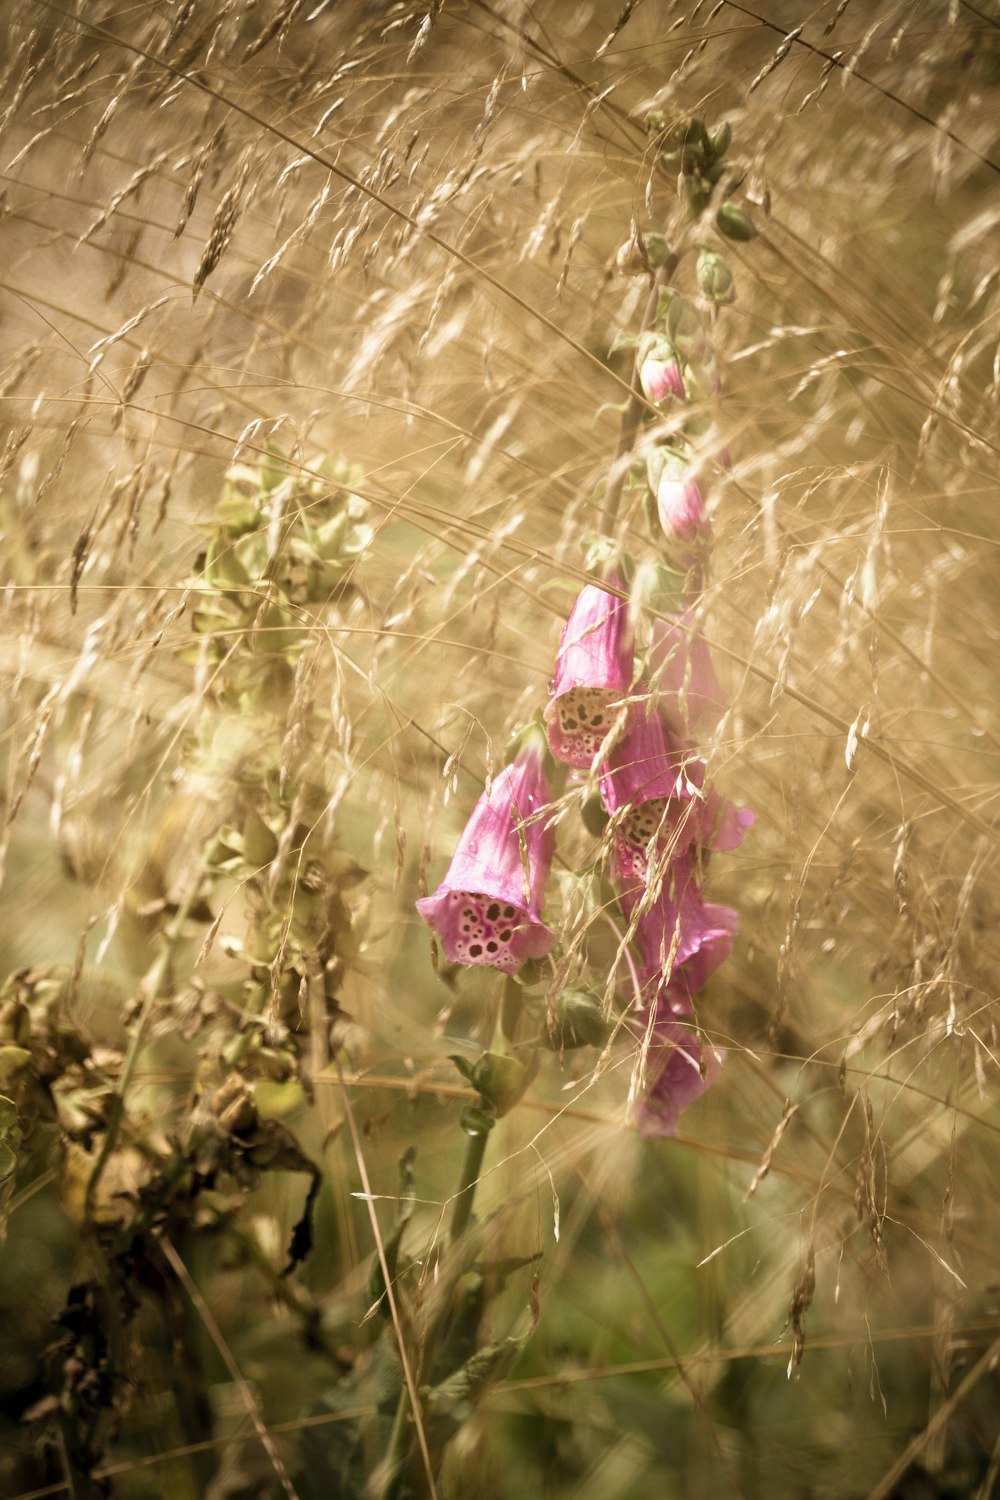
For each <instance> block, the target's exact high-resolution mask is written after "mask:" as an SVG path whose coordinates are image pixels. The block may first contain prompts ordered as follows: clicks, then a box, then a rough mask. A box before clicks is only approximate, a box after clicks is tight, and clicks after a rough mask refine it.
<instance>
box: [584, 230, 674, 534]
mask: <svg viewBox="0 0 1000 1500" xmlns="http://www.w3.org/2000/svg"><path fill="white" fill-rule="evenodd" d="M676 267H677V256H671V257H670V259H669V260H667V261H666V263H665V264H664V265H662V266H660V267H659V269H658V270H657V271H656V272H655V273H654V275H653V280H652V284H651V286H650V288H649V296H648V298H647V299H646V306H645V308H644V310H643V314H642V322H641V323H640V325H639V337H640V338H642V335H643V334H644V333H648V332H649V330H650V329H651V328H652V326H653V324H654V322H655V321H656V309H657V307H658V306H659V303H660V288H661V287H664V286H666V284H667V282H668V280H669V279H670V277H671V276H672V275H673V273H674V271H675V269H676ZM648 405H649V403H648V402H647V401H646V399H645V397H644V396H643V394H642V387H641V385H640V384H639V361H638V359H636V361H635V365H634V368H633V371H632V386H631V390H630V391H629V396H628V400H627V401H626V402H625V409H624V411H623V412H622V419H621V426H620V427H619V429H618V442H617V443H616V444H615V456H614V458H613V459H612V462H611V478H610V479H609V480H608V487H607V489H606V490H605V492H604V497H603V499H602V501H601V508H602V510H603V511H604V517H605V522H606V524H607V526H608V529H609V530H610V529H611V527H612V526H614V524H615V521H616V520H617V519H618V506H619V504H620V503H621V498H622V491H623V490H624V488H625V477H626V474H627V472H628V465H627V464H626V463H625V458H626V456H627V455H628V454H629V453H631V451H632V448H633V445H634V444H635V440H636V436H637V434H638V431H639V422H640V419H641V417H642V413H643V412H644V411H645V410H646V409H647V407H648Z"/></svg>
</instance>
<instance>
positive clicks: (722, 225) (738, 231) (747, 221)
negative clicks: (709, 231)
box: [715, 203, 757, 241]
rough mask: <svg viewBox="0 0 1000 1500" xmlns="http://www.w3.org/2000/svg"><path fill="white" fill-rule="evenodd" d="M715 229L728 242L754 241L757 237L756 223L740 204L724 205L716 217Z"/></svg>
mask: <svg viewBox="0 0 1000 1500" xmlns="http://www.w3.org/2000/svg"><path fill="white" fill-rule="evenodd" d="M715 227H716V229H717V230H718V231H719V233H720V234H723V235H725V237H726V239H727V240H742V241H746V240H752V239H756V237H757V230H756V228H755V227H754V222H753V220H752V219H751V217H750V215H749V214H748V213H747V211H746V209H745V208H742V207H741V206H740V205H739V204H738V203H724V204H723V205H722V207H721V208H720V209H719V212H718V213H717V214H716V216H715Z"/></svg>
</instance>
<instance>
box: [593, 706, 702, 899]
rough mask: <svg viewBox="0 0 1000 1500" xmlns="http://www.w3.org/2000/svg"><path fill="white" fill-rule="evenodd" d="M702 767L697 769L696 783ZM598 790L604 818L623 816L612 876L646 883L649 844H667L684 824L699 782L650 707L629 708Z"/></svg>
mask: <svg viewBox="0 0 1000 1500" xmlns="http://www.w3.org/2000/svg"><path fill="white" fill-rule="evenodd" d="M701 765H702V763H701V762H698V763H696V769H695V777H697V767H700V766H701ZM600 785H601V801H602V802H603V803H604V807H605V810H606V812H607V813H608V814H609V815H610V816H611V817H614V815H615V814H616V813H621V814H622V816H621V818H620V820H619V823H618V828H617V831H616V837H615V857H614V861H613V874H614V876H615V878H616V879H619V880H622V879H628V878H629V877H635V878H636V879H638V880H640V881H641V880H644V879H645V875H646V868H647V859H646V849H647V847H648V845H649V841H650V839H651V838H652V837H653V836H654V835H659V836H661V837H664V838H668V837H670V836H671V834H672V833H674V832H675V831H676V830H677V829H678V827H679V825H681V824H682V823H686V821H687V819H688V817H689V816H690V812H691V809H690V808H689V806H688V804H689V803H690V802H691V800H692V798H694V797H697V796H698V784H697V781H696V780H692V779H691V778H690V777H689V776H688V774H687V767H686V766H685V763H684V756H683V753H682V751H681V749H680V747H679V746H678V745H677V744H676V743H675V742H674V741H673V740H672V739H671V738H670V736H669V735H668V733H667V731H666V729H665V728H664V724H663V720H662V719H661V718H660V716H659V714H658V713H657V712H656V710H655V709H654V708H653V707H652V706H651V705H650V704H649V703H648V702H646V703H633V704H632V705H631V706H630V709H629V718H628V725H627V727H626V730H625V733H624V735H622V737H621V739H620V740H619V741H618V743H617V745H615V747H614V749H613V750H612V752H611V755H610V758H609V760H608V763H607V765H606V766H605V768H604V772H603V774H602V776H601V783H600ZM685 832H686V829H685ZM692 836H693V833H691V834H687V837H686V838H685V837H684V835H683V834H681V835H679V839H680V842H682V843H684V844H685V846H686V844H687V843H689V842H690V839H691V837H692Z"/></svg>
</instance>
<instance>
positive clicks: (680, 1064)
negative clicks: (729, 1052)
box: [632, 1016, 725, 1140]
mask: <svg viewBox="0 0 1000 1500" xmlns="http://www.w3.org/2000/svg"><path fill="white" fill-rule="evenodd" d="M724 1058H725V1053H724V1052H722V1051H721V1050H720V1049H719V1048H717V1047H707V1046H706V1047H705V1048H704V1051H703V1050H702V1045H701V1042H700V1041H699V1039H698V1036H697V1034H696V1033H695V1032H693V1031H690V1030H689V1029H688V1028H687V1027H685V1026H681V1025H679V1024H678V1022H677V1021H675V1020H673V1019H669V1018H667V1017H663V1018H662V1019H661V1018H660V1017H659V1016H658V1017H657V1019H656V1021H655V1023H654V1026H653V1035H652V1037H651V1038H650V1044H649V1051H648V1053H647V1055H646V1093H645V1095H644V1096H643V1098H641V1099H637V1100H636V1101H635V1103H634V1105H633V1107H632V1114H633V1122H634V1124H635V1127H636V1129H637V1130H638V1132H639V1134H640V1135H641V1136H642V1137H643V1138H644V1139H646V1140H651V1139H655V1138H657V1137H661V1136H674V1135H676V1134H677V1122H678V1120H679V1118H680V1116H681V1114H682V1113H683V1111H684V1110H685V1109H687V1107H688V1105H689V1104H693V1103H694V1101H695V1100H696V1099H698V1098H700V1097H701V1095H702V1094H703V1093H704V1092H705V1090H706V1089H707V1088H709V1087H710V1086H711V1085H712V1084H713V1083H714V1082H715V1080H716V1078H717V1077H718V1076H719V1069H720V1068H721V1067H722V1063H723V1061H724ZM703 1066H704V1069H705V1073H704V1077H702V1067H703Z"/></svg>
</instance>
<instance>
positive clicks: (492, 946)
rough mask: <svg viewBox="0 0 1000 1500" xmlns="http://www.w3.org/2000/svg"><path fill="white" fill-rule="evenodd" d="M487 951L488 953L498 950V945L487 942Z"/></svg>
mask: <svg viewBox="0 0 1000 1500" xmlns="http://www.w3.org/2000/svg"><path fill="white" fill-rule="evenodd" d="M486 951H487V953H495V952H496V951H497V945H496V943H487V944H486Z"/></svg>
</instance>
